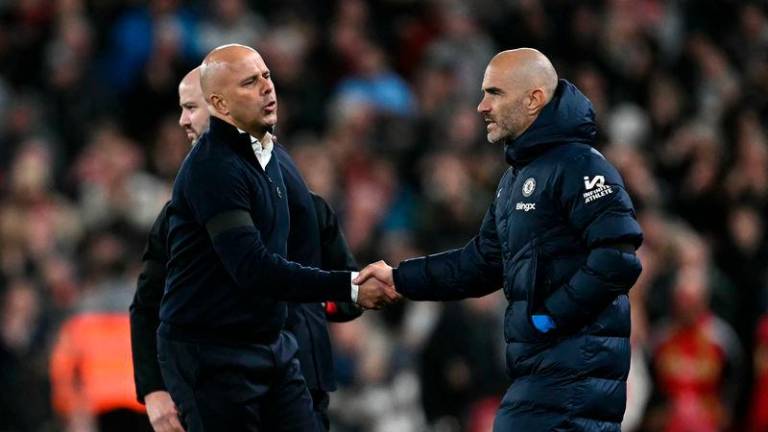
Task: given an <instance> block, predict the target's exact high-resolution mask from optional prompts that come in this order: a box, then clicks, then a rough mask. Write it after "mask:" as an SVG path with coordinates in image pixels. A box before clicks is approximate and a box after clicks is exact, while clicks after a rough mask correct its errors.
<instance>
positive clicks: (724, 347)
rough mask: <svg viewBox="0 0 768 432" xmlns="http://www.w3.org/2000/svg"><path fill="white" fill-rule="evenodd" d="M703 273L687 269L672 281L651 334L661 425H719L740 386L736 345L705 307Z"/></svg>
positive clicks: (703, 430) (701, 428)
mask: <svg viewBox="0 0 768 432" xmlns="http://www.w3.org/2000/svg"><path fill="white" fill-rule="evenodd" d="M708 296H709V291H708V287H707V284H706V280H705V275H704V274H703V273H701V271H700V270H696V269H690V270H688V271H686V272H683V273H681V274H679V276H678V277H677V279H676V281H675V286H674V298H673V311H672V316H671V318H670V321H669V323H666V324H664V325H662V326H661V327H660V328H659V330H658V333H657V335H656V337H655V339H656V341H655V343H654V348H653V363H654V368H655V370H656V381H657V386H658V387H657V388H658V391H659V393H660V396H661V397H662V398H663V400H664V404H663V405H662V408H660V409H661V414H660V419H659V420H660V423H661V425H660V426H661V427H660V428H659V429H654V430H663V431H669V432H672V431H675V432H678V431H681V432H682V431H697V432H707V431H713V432H714V431H719V430H723V429H726V428H727V427H729V425H730V424H731V422H732V421H733V417H732V415H733V408H734V405H735V403H736V398H737V396H738V391H739V390H740V388H739V386H740V385H741V382H740V378H741V377H740V372H741V366H742V365H741V361H742V357H741V347H740V346H739V343H738V339H737V338H736V335H735V333H733V330H732V329H731V328H730V326H728V324H727V323H725V322H724V321H722V320H721V319H720V318H718V317H716V316H715V315H714V314H713V313H712V312H711V310H710V308H709V298H708Z"/></svg>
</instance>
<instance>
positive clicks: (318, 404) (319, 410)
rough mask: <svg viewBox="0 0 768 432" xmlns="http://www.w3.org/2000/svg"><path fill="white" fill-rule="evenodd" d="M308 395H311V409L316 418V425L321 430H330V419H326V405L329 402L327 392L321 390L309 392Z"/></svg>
mask: <svg viewBox="0 0 768 432" xmlns="http://www.w3.org/2000/svg"><path fill="white" fill-rule="evenodd" d="M309 394H310V395H312V408H313V409H314V410H315V417H317V424H319V425H320V426H321V427H322V428H323V430H326V431H328V430H331V419H330V418H328V405H329V403H330V402H331V399H330V397H329V396H328V392H325V391H322V390H317V389H314V390H310V391H309Z"/></svg>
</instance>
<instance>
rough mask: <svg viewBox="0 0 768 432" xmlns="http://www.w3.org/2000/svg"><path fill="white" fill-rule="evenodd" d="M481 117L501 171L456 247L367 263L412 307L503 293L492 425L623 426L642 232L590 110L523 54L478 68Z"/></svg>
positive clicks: (545, 66) (541, 60) (531, 54)
mask: <svg viewBox="0 0 768 432" xmlns="http://www.w3.org/2000/svg"><path fill="white" fill-rule="evenodd" d="M482 90H483V99H482V101H481V102H480V104H479V105H478V107H477V110H478V111H479V112H480V114H481V115H482V116H483V119H484V120H485V123H486V129H487V137H488V141H490V142H493V143H496V142H499V143H504V145H505V155H506V159H507V162H508V163H509V164H510V165H511V166H510V167H509V169H508V170H507V172H506V173H505V174H504V176H503V177H502V179H501V181H500V182H499V187H498V189H497V191H496V198H495V199H494V201H493V202H492V203H491V205H490V208H489V209H488V212H487V213H486V215H485V218H484V220H483V223H482V225H481V227H480V233H479V234H478V235H477V236H476V237H475V238H474V239H472V241H470V242H469V243H468V244H467V245H466V246H465V247H464V248H462V249H455V250H452V251H446V252H443V253H439V254H434V255H429V256H426V257H421V258H415V259H411V260H406V261H404V262H402V263H400V265H399V267H398V268H397V269H394V270H393V269H392V268H391V267H389V266H388V265H386V264H385V263H383V262H379V263H377V264H374V265H372V266H369V267H367V268H366V269H364V270H363V271H362V272H361V273H360V277H359V278H358V282H360V281H362V280H364V279H365V278H366V277H370V276H374V277H376V278H379V279H380V280H382V281H385V282H387V283H390V284H394V285H395V288H396V289H397V290H398V292H400V293H402V294H403V295H404V296H405V297H407V298H410V299H414V300H457V299H462V298H467V297H480V296H483V295H486V294H488V293H491V292H493V291H496V290H498V289H499V288H503V290H504V294H505V296H506V298H507V300H508V302H509V303H508V306H507V311H506V313H505V316H504V338H505V341H506V343H507V351H506V353H507V371H508V373H509V376H510V378H511V380H512V382H511V384H510V386H509V389H508V390H507V392H506V394H505V396H504V399H503V400H502V402H501V405H500V406H499V409H498V411H497V412H496V418H495V421H494V431H496V432H506V431H552V430H557V431H615V432H619V431H620V430H621V421H622V417H623V415H624V408H625V405H626V385H627V384H626V381H627V374H628V372H629V356H630V349H629V331H630V315H629V298H628V296H627V293H628V291H629V289H630V288H631V287H632V285H633V284H634V283H635V281H636V280H637V277H638V276H639V275H640V271H641V269H642V266H641V265H640V260H639V259H638V258H637V256H636V255H635V249H636V248H637V247H639V246H640V243H641V242H642V239H643V236H642V232H641V230H640V225H639V224H638V223H637V220H636V217H635V212H634V209H633V207H632V201H631V200H630V198H629V195H628V194H627V192H626V191H625V189H624V184H623V181H622V179H621V176H620V175H619V173H618V172H617V171H616V169H615V168H614V167H613V166H612V165H611V164H610V163H609V162H608V161H607V160H606V159H605V158H604V157H603V156H602V155H601V154H600V153H599V152H598V151H597V150H595V149H594V148H593V147H592V146H591V144H592V143H594V138H595V134H596V130H597V128H596V126H595V119H594V111H593V109H592V104H591V103H590V102H589V99H587V98H586V97H585V96H584V95H583V94H582V93H581V92H580V91H579V90H578V89H577V88H576V87H575V86H574V85H573V84H571V83H569V82H568V81H565V80H558V77H557V73H556V72H555V69H554V67H552V64H551V63H550V62H549V59H547V58H546V57H545V56H544V55H543V54H542V53H540V52H538V51H536V50H533V49H518V50H510V51H504V52H501V53H499V54H498V55H496V56H495V57H494V58H493V59H492V60H491V62H490V63H489V64H488V67H487V68H486V71H485V77H484V79H483V86H482Z"/></svg>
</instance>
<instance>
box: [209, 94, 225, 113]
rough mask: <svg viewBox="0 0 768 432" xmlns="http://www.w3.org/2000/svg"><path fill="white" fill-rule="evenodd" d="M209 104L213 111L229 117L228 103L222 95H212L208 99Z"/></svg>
mask: <svg viewBox="0 0 768 432" xmlns="http://www.w3.org/2000/svg"><path fill="white" fill-rule="evenodd" d="M208 104H209V105H210V106H211V107H213V110H214V111H215V112H217V113H219V114H221V115H225V116H226V115H229V107H228V105H227V101H226V100H225V99H224V98H223V97H221V95H220V94H217V93H212V94H211V95H210V96H209V97H208Z"/></svg>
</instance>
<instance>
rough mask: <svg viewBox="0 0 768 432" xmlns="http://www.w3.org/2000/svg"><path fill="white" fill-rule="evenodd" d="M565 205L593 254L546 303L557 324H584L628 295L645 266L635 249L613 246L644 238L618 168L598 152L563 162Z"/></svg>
mask: <svg viewBox="0 0 768 432" xmlns="http://www.w3.org/2000/svg"><path fill="white" fill-rule="evenodd" d="M560 185H561V204H562V206H563V207H564V208H565V211H566V213H567V216H568V221H569V223H570V224H571V226H572V227H573V228H574V229H576V230H577V231H578V232H580V233H581V237H582V240H583V242H584V244H585V245H586V246H587V248H588V249H589V255H588V256H587V260H586V262H585V263H584V265H583V266H582V267H581V268H580V269H579V270H578V271H577V272H576V273H575V274H574V275H573V276H572V277H571V279H570V280H569V281H568V282H567V283H565V284H564V285H563V286H561V287H559V288H557V289H556V290H555V291H554V292H552V294H550V295H549V297H548V298H547V299H546V300H545V302H544V307H545V309H546V310H547V311H548V312H549V313H550V314H551V316H552V318H553V319H554V320H555V323H556V324H557V327H558V328H563V329H573V328H580V327H581V326H583V325H584V324H585V323H587V322H589V321H590V320H592V319H594V318H595V316H596V315H597V314H599V313H600V312H601V311H602V310H603V309H604V308H605V307H606V306H607V305H609V304H610V303H611V302H612V301H613V300H614V299H615V298H616V297H617V296H619V295H621V294H626V293H627V292H628V291H629V289H630V288H631V287H632V285H633V284H634V283H635V281H636V280H637V278H638V276H639V275H640V272H641V270H642V266H641V264H640V260H639V259H638V258H637V255H635V253H634V251H626V250H621V249H618V248H615V247H612V246H615V245H616V244H630V245H632V246H634V248H635V249H636V248H638V247H639V246H640V244H641V243H642V240H643V235H642V231H641V230H640V225H639V224H638V223H637V220H636V217H635V211H634V208H633V207H632V201H631V200H630V198H629V195H628V194H627V192H626V190H625V189H624V183H623V181H622V179H621V177H620V176H619V173H618V172H617V171H616V169H615V168H614V167H613V166H612V165H611V164H610V163H609V162H608V161H606V160H605V158H603V157H602V155H600V154H599V153H598V152H597V151H595V150H592V151H591V152H589V153H586V154H583V155H581V156H579V157H577V158H576V159H575V160H570V161H565V162H564V163H563V165H562V171H561V178H560Z"/></svg>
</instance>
